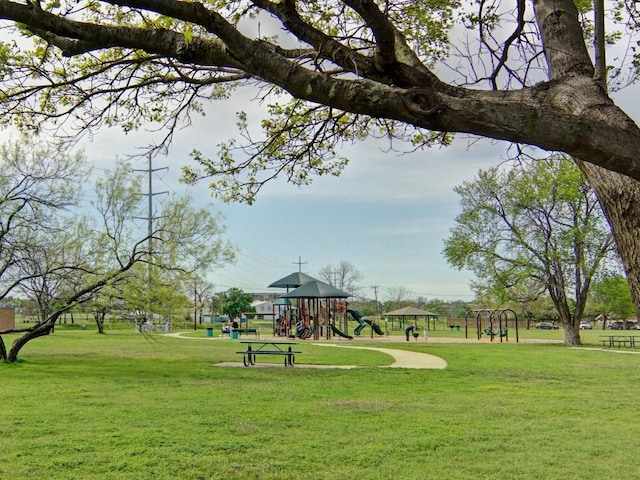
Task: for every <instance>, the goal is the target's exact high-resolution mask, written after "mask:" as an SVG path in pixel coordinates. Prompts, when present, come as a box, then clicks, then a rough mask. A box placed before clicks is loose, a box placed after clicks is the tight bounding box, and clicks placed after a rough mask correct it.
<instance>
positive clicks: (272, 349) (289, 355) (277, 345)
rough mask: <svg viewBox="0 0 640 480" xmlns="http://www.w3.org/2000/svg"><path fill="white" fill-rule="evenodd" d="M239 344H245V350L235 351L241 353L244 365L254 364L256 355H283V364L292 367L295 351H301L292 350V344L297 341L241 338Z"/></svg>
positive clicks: (296, 343) (295, 343)
mask: <svg viewBox="0 0 640 480" xmlns="http://www.w3.org/2000/svg"><path fill="white" fill-rule="evenodd" d="M240 343H241V344H243V345H246V350H243V351H241V352H236V353H240V354H242V362H243V363H244V366H245V367H248V366H249V365H255V364H256V356H257V355H282V356H284V365H285V367H286V366H290V367H293V364H294V363H295V357H296V353H302V352H299V351H295V350H293V346H294V345H298V342H279V341H271V340H259V341H258V340H242V341H240Z"/></svg>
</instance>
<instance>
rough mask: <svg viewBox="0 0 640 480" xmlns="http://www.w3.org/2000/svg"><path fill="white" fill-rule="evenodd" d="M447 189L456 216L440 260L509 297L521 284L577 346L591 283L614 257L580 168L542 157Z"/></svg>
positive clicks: (608, 233)
mask: <svg viewBox="0 0 640 480" xmlns="http://www.w3.org/2000/svg"><path fill="white" fill-rule="evenodd" d="M455 190H456V192H457V193H458V195H459V196H460V203H461V206H462V213H460V214H459V215H458V216H457V217H456V221H455V226H454V227H453V228H452V230H451V235H450V237H449V238H447V240H446V241H445V250H444V253H445V256H446V257H447V260H448V261H449V262H450V263H451V264H452V265H454V266H456V267H458V268H469V269H470V270H472V271H473V272H474V273H475V274H476V277H477V279H478V280H477V282H478V283H479V284H480V285H482V286H486V285H489V286H490V287H489V289H493V290H497V288H498V287H499V288H500V289H502V290H504V291H505V292H506V293H507V294H509V293H511V295H512V300H519V295H520V294H521V291H522V286H523V284H524V287H525V288H524V289H525V290H526V291H527V294H528V295H529V296H531V295H536V294H537V295H538V296H541V295H545V294H546V295H547V296H548V297H549V298H550V299H551V301H552V302H553V305H554V307H555V310H556V313H557V315H558V318H559V320H560V322H561V323H562V324H563V325H564V331H565V343H566V344H569V345H576V344H579V343H580V334H579V330H578V327H579V324H580V320H582V317H583V314H584V312H585V307H586V304H587V298H588V293H589V289H590V287H591V283H592V281H593V279H594V277H595V275H596V273H597V272H598V271H599V269H600V268H601V267H602V265H603V264H604V262H605V261H606V259H607V258H614V259H615V247H614V243H613V238H612V235H611V231H610V229H609V227H608V225H606V221H605V219H604V215H603V213H602V210H601V208H600V205H599V203H598V201H597V199H596V197H595V193H594V192H593V191H592V190H591V189H590V188H589V185H588V184H587V182H586V179H585V177H584V176H583V175H582V173H581V172H580V170H579V169H578V168H577V167H576V166H575V165H574V164H573V163H572V162H570V161H568V160H566V159H563V158H550V159H547V160H538V161H537V162H535V163H532V164H529V165H524V166H522V167H521V168H517V169H509V170H507V171H504V170H500V169H498V168H492V169H490V170H487V171H481V172H480V173H479V174H478V176H477V178H476V179H474V180H473V181H469V182H465V183H464V184H463V185H461V186H459V187H456V189H455ZM485 290H486V287H485Z"/></svg>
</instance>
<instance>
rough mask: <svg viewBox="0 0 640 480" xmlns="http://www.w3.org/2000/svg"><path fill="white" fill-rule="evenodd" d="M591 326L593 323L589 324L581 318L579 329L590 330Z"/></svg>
mask: <svg viewBox="0 0 640 480" xmlns="http://www.w3.org/2000/svg"><path fill="white" fill-rule="evenodd" d="M592 328H593V325H591V324H590V323H589V322H587V321H586V320H583V321H581V322H580V330H591V329H592Z"/></svg>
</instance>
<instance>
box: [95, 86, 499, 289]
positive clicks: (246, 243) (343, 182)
mask: <svg viewBox="0 0 640 480" xmlns="http://www.w3.org/2000/svg"><path fill="white" fill-rule="evenodd" d="M241 108H242V109H245V108H246V109H252V108H254V107H253V105H252V104H251V103H250V102H245V101H243V100H242V98H236V101H234V102H227V103H216V104H214V105H212V108H210V109H209V114H208V115H207V116H206V117H204V118H201V119H196V121H195V122H194V125H193V126H191V127H190V128H188V129H185V130H183V131H181V132H178V133H177V135H176V137H175V139H174V144H173V146H172V148H171V152H170V154H169V156H167V157H156V158H155V159H154V163H153V167H154V168H160V167H169V170H168V171H159V172H157V174H155V175H154V190H155V191H171V192H175V193H180V192H182V191H184V190H185V189H188V190H190V192H191V194H192V196H193V198H194V200H195V201H196V202H197V204H198V205H210V206H209V207H208V208H211V209H212V211H214V212H220V213H221V214H222V215H223V216H224V224H225V225H226V227H227V232H226V237H227V239H229V240H230V241H231V242H232V243H233V244H235V245H236V246H237V247H238V258H237V262H236V264H234V265H229V266H227V267H225V268H223V269H219V270H216V271H214V272H212V273H211V275H210V276H209V278H210V280H211V281H212V282H213V283H214V285H215V286H216V289H217V290H219V291H220V290H226V289H228V288H231V287H237V288H241V289H243V290H245V291H268V289H267V286H268V285H269V284H270V283H271V282H273V281H274V280H277V279H279V278H281V277H283V276H285V275H287V274H289V273H291V272H294V271H297V270H298V268H299V266H298V261H299V259H301V261H302V262H303V264H302V265H301V269H302V271H303V272H305V273H307V274H309V275H312V276H318V275H319V271H320V270H321V269H322V268H323V267H325V266H327V265H330V264H337V263H339V262H340V261H342V260H346V261H348V262H350V263H352V264H353V265H354V266H355V268H356V269H357V270H358V271H359V272H360V273H361V274H362V277H363V278H362V280H361V281H360V282H359V285H360V287H361V290H360V293H361V294H362V295H364V296H368V297H370V298H373V289H372V287H373V286H377V287H378V298H380V299H381V300H384V299H385V298H386V297H387V296H388V294H389V290H390V289H394V288H403V289H406V290H407V291H409V292H410V295H412V296H415V297H417V296H421V297H425V298H427V299H433V298H441V299H445V300H454V299H462V300H471V299H472V298H473V295H472V292H471V291H470V289H469V287H468V284H469V280H470V278H471V277H470V274H469V273H468V272H464V271H462V272H460V271H457V270H455V269H451V268H450V267H449V266H448V265H447V263H446V261H445V260H444V258H443V257H442V254H441V252H442V249H443V240H444V238H445V237H446V236H447V235H448V232H449V229H450V228H451V226H452V225H453V219H454V217H455V215H456V214H457V213H458V211H459V207H458V199H457V196H456V194H455V193H454V192H453V190H452V188H453V187H454V186H455V185H458V184H460V183H461V182H462V181H464V180H468V179H471V178H473V176H474V175H475V174H476V173H477V170H478V169H479V168H486V167H489V166H491V165H494V164H496V163H497V162H499V161H500V159H501V156H502V155H503V153H504V146H500V145H496V144H495V143H492V142H489V141H486V140H485V141H482V142H480V143H477V142H476V144H474V145H472V146H470V145H469V144H470V139H468V138H463V137H459V138H458V139H457V140H456V141H455V142H454V145H453V146H452V147H449V148H442V149H433V150H427V151H421V152H413V153H409V154H402V153H399V152H389V151H388V148H387V147H388V145H387V143H386V142H384V141H380V140H375V139H370V140H367V141H365V142H362V143H359V144H356V145H353V146H349V147H347V148H345V149H344V150H343V151H342V152H341V155H345V156H347V157H349V158H350V164H349V165H348V166H347V167H346V169H345V171H344V173H343V174H342V175H341V176H340V177H322V178H316V179H315V180H314V182H313V183H312V185H310V186H306V187H303V188H298V187H295V186H292V185H289V184H287V183H286V182H285V180H284V179H278V180H275V181H273V182H271V183H270V184H268V186H267V187H265V188H264V190H263V191H262V192H261V193H260V195H259V196H258V200H257V201H256V202H255V203H254V205H252V206H247V205H241V204H224V203H222V202H220V201H218V200H215V199H212V198H211V195H210V192H209V190H208V188H207V186H206V182H203V183H202V184H201V185H197V186H195V187H185V186H183V185H181V184H178V183H177V181H176V177H177V176H179V173H180V171H179V169H180V166H181V165H182V164H184V163H188V162H189V156H188V154H189V152H190V151H191V150H192V149H193V148H198V149H200V150H202V151H203V152H205V153H210V154H214V153H215V151H216V147H215V145H216V144H217V143H218V142H221V141H223V140H226V139H227V138H229V136H232V135H234V133H235V131H234V130H233V128H231V127H232V125H233V121H231V120H230V119H232V118H234V112H235V111H237V110H239V109H241ZM145 142H148V135H146V134H144V133H142V132H141V133H138V134H134V135H128V136H126V137H125V136H124V135H122V134H120V133H119V132H118V131H117V130H115V129H113V130H103V131H102V132H100V133H98V134H97V135H96V136H95V137H94V138H93V139H92V141H91V142H89V141H83V147H84V149H85V152H86V154H87V156H88V158H90V159H92V160H93V161H94V162H95V163H96V164H99V165H104V166H108V165H109V164H110V163H111V162H112V161H113V159H114V158H115V157H117V156H118V157H122V158H124V157H126V156H127V155H130V154H133V153H135V152H136V147H137V146H140V145H143V144H144V143H145ZM134 167H135V168H145V167H146V162H145V161H141V160H140V161H137V162H136V163H135V164H134Z"/></svg>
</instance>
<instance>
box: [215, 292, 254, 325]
mask: <svg viewBox="0 0 640 480" xmlns="http://www.w3.org/2000/svg"><path fill="white" fill-rule="evenodd" d="M220 300H221V301H222V313H224V314H225V315H229V318H231V319H234V318H239V317H240V314H241V313H242V312H249V311H251V302H252V301H253V297H252V296H251V294H249V293H244V292H243V291H242V290H240V289H239V288H230V289H229V290H227V291H226V292H223V293H222V294H220Z"/></svg>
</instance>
